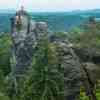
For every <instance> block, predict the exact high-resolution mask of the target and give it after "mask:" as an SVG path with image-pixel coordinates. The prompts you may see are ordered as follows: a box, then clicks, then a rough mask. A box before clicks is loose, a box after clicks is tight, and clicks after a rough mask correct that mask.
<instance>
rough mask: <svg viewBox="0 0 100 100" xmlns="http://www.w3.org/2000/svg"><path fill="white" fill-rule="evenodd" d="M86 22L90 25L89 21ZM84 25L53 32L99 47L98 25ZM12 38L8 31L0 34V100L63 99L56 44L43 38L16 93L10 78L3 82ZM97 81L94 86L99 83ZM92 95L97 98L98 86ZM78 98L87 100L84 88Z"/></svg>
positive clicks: (78, 43) (9, 56)
mask: <svg viewBox="0 0 100 100" xmlns="http://www.w3.org/2000/svg"><path fill="white" fill-rule="evenodd" d="M89 25H90V24H89ZM92 25H93V26H89V27H87V24H86V25H85V26H84V27H85V28H83V29H81V28H74V29H73V30H72V31H71V32H70V34H65V33H56V35H59V36H63V37H65V38H66V37H67V36H68V38H69V39H70V40H71V42H72V43H73V44H75V46H78V47H80V46H81V47H82V48H89V49H91V48H94V49H95V50H96V51H97V50H98V51H99V50H100V33H99V29H100V25H99V23H96V24H92ZM11 46H12V41H11V37H10V35H9V34H3V35H1V36H0V100H63V97H64V96H63V92H62V91H63V84H64V83H63V75H62V74H61V70H60V69H59V65H58V59H57V55H58V54H57V53H56V52H55V51H56V46H55V45H54V44H52V43H50V42H49V41H48V39H47V37H46V36H45V37H42V39H40V40H39V41H38V47H37V51H36V52H35V55H34V56H33V61H32V64H31V66H30V69H29V70H28V72H27V73H26V75H25V77H24V78H23V80H20V81H19V86H18V87H17V92H16V91H15V90H14V88H12V84H11V81H10V82H8V81H6V78H7V75H9V73H10V71H11V69H10V68H11V66H10V58H11ZM99 84H100V83H98V84H97V85H99ZM96 96H97V98H98V100H99V99H100V86H97V89H96ZM79 100H89V98H88V96H86V94H85V91H84V89H81V90H80V99H79Z"/></svg>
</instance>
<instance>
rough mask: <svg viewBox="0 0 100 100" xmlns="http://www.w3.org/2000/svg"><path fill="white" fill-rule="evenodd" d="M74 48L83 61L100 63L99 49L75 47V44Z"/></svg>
mask: <svg viewBox="0 0 100 100" xmlns="http://www.w3.org/2000/svg"><path fill="white" fill-rule="evenodd" d="M73 50H74V51H75V53H76V54H77V56H78V57H79V58H80V59H81V60H82V61H83V62H92V63H95V64H100V60H99V59H100V51H99V50H96V49H94V48H92V49H88V48H80V47H74V46H73Z"/></svg>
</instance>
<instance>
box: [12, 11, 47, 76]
mask: <svg viewBox="0 0 100 100" xmlns="http://www.w3.org/2000/svg"><path fill="white" fill-rule="evenodd" d="M13 19H14V20H13V21H12V38H13V49H12V50H13V56H15V60H16V64H15V66H12V67H14V68H12V69H13V74H15V75H17V76H18V75H22V74H23V73H24V72H25V70H27V68H29V66H30V64H31V62H32V57H33V54H34V48H35V45H36V42H37V39H39V37H40V36H41V35H43V33H46V32H47V24H46V23H45V22H35V21H32V20H31V19H30V18H29V16H28V14H27V13H26V12H25V11H24V13H22V11H19V12H18V14H17V15H16V16H15V17H14V18H13ZM19 23H20V28H19V29H18V27H17V26H18V25H19ZM17 24H18V25H17Z"/></svg>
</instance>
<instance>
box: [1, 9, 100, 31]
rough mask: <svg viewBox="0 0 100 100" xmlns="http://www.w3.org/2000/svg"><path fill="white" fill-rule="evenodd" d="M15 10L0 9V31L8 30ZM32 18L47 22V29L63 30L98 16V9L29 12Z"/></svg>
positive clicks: (99, 16) (99, 12)
mask: <svg viewBox="0 0 100 100" xmlns="http://www.w3.org/2000/svg"><path fill="white" fill-rule="evenodd" d="M14 13H15V11H10V10H8V11H6V10H0V32H10V18H11V17H12V16H13V15H14ZM30 15H31V17H32V19H33V20H36V21H45V22H47V23H48V27H49V31H54V32H58V31H60V32H65V31H68V30H69V29H71V28H73V27H75V26H78V25H80V24H81V23H83V22H84V21H85V20H87V18H88V17H89V16H95V17H97V18H100V10H99V9H96V10H88V11H72V12H52V13H51V12H43V13H41V12H40V13H39V12H38V13H36V12H35V13H30Z"/></svg>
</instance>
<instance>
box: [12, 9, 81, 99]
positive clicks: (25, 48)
mask: <svg viewBox="0 0 100 100" xmlns="http://www.w3.org/2000/svg"><path fill="white" fill-rule="evenodd" d="M18 25H19V26H20V27H19V26H18ZM11 27H12V30H11V33H12V39H13V47H12V55H13V56H14V57H15V60H16V61H15V66H12V73H13V75H15V76H16V77H18V76H19V75H23V73H24V72H25V71H26V70H27V69H28V68H29V66H30V64H31V62H32V56H33V54H34V50H35V47H36V45H37V40H38V39H39V38H40V37H41V36H43V35H44V34H45V33H47V24H46V23H45V22H35V21H32V20H31V18H30V17H29V15H28V14H27V12H25V11H22V10H21V11H18V12H17V14H16V16H15V17H14V18H12V24H11ZM50 38H51V39H50ZM49 39H50V40H52V39H53V38H52V37H49ZM51 42H52V43H54V44H56V45H57V48H58V49H57V52H58V53H59V59H60V61H59V65H60V66H61V68H62V69H63V71H64V73H63V74H64V96H65V100H75V97H76V96H77V95H78V94H79V91H80V78H81V69H80V66H81V65H80V62H79V61H78V59H77V56H76V55H75V53H74V52H73V50H72V49H71V48H70V47H69V42H68V41H67V40H66V39H61V38H58V37H54V40H52V41H51Z"/></svg>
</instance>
